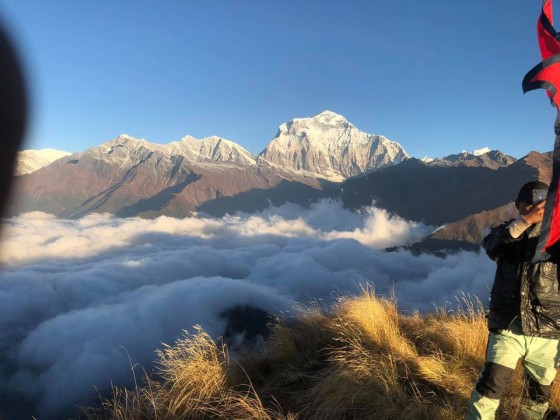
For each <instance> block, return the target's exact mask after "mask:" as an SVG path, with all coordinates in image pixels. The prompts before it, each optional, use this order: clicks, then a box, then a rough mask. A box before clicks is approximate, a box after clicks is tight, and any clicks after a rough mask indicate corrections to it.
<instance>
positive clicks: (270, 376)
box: [84, 286, 560, 420]
mask: <svg viewBox="0 0 560 420" xmlns="http://www.w3.org/2000/svg"><path fill="white" fill-rule="evenodd" d="M270 329H271V336H270V338H269V339H268V341H267V342H266V343H265V349H264V351H262V352H259V353H251V354H247V355H245V356H244V357H243V358H241V359H239V360H237V361H231V360H230V357H229V356H228V351H227V348H226V347H225V345H224V344H223V343H222V342H221V341H218V342H215V341H213V340H212V339H211V337H209V336H208V334H206V333H205V332H204V331H203V330H202V329H201V328H200V327H196V328H195V333H194V334H192V335H190V334H187V333H185V335H184V337H183V338H181V339H180V340H178V341H177V342H176V343H175V344H173V345H166V346H164V347H163V349H162V350H160V351H158V352H157V356H158V359H157V362H156V368H157V369H156V373H157V375H155V376H154V377H150V376H149V375H146V374H145V375H144V377H143V378H142V381H141V382H142V383H141V385H137V386H136V387H135V389H133V390H127V389H122V388H117V387H113V388H112V395H111V396H110V397H109V398H105V399H103V400H102V402H101V406H100V407H99V408H95V409H92V408H90V409H87V410H84V416H85V417H86V418H90V419H109V418H110V419H123V420H124V419H135V420H136V419H138V420H140V419H142V420H143V419H177V418H183V419H296V418H297V419H336V420H344V419H356V418H360V419H415V420H416V419H446V420H447V419H462V418H464V416H465V406H466V403H467V400H468V398H469V396H470V392H471V390H472V388H473V385H474V383H475V381H476V378H477V375H478V373H479V371H480V369H481V368H482V365H483V363H484V353H485V349H486V340H487V330H486V319H485V311H484V309H483V305H482V303H481V302H480V301H479V300H478V299H476V298H471V297H469V296H463V298H462V299H461V301H460V302H458V304H457V305H456V308H450V307H445V308H437V309H436V311H435V312H434V313H432V314H429V315H421V314H418V313H414V314H411V315H404V314H401V313H399V312H398V310H397V305H396V302H395V300H394V299H385V298H380V297H378V296H376V295H375V292H374V290H373V288H372V287H369V286H365V287H364V288H363V290H362V293H361V294H360V295H359V296H345V297H341V298H340V299H339V300H338V301H337V303H336V304H335V305H334V307H333V308H332V309H331V310H329V311H328V312H326V311H325V310H323V309H321V308H320V307H319V306H312V307H310V308H306V309H300V310H299V313H298V315H297V317H296V320H295V321H294V320H282V319H279V320H277V321H276V322H275V323H274V324H273V325H271V326H270ZM521 389H522V370H521V367H520V366H518V369H517V370H516V373H515V378H514V381H513V384H512V388H511V390H510V393H509V394H508V396H507V397H506V399H505V400H504V401H503V403H502V405H501V407H500V410H499V412H498V418H503V419H510V418H517V417H518V416H519V395H520V393H521ZM551 407H552V408H554V409H556V410H557V409H558V407H560V389H558V387H556V386H553V391H552V401H551ZM285 413H286V414H285Z"/></svg>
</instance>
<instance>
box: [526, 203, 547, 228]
mask: <svg viewBox="0 0 560 420" xmlns="http://www.w3.org/2000/svg"><path fill="white" fill-rule="evenodd" d="M545 202H546V201H545V200H543V201H541V202H540V203H538V204H536V205H532V204H531V205H528V206H527V207H526V208H525V212H523V213H522V214H521V215H522V216H523V217H524V218H525V220H527V222H528V223H531V224H532V225H534V224H535V223H539V222H542V219H543V216H544V204H545Z"/></svg>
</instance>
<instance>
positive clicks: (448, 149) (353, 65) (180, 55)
mask: <svg viewBox="0 0 560 420" xmlns="http://www.w3.org/2000/svg"><path fill="white" fill-rule="evenodd" d="M540 5H541V1H540V0H508V1H507V2H505V1H493V0H468V1H460V2H459V1H449V0H424V1H418V0H402V1H399V2H397V1H394V0H369V1H368V0H346V1H342V0H340V1H329V0H297V1H292V0H286V1H274V2H273V1H257V0H253V1H249V0H243V1H236V0H229V1H223V0H213V1H202V0H198V1H195V0H192V1H189V0H166V1H162V2H156V1H147V0H134V1H125V0H121V1H116V2H109V1H93V0H80V1H76V0H58V1H53V2H45V1H42V0H36V1H31V0H4V1H3V2H2V3H0V16H1V17H2V20H3V21H4V23H5V24H6V25H7V26H8V28H9V29H10V31H11V33H12V35H13V37H14V38H15V40H16V42H17V44H18V46H19V48H20V50H21V54H22V56H23V57H22V58H23V61H24V63H25V67H26V70H27V78H28V80H29V84H30V91H31V93H30V95H31V102H32V116H31V124H30V128H29V135H28V138H27V143H26V144H25V146H24V148H27V149H29V148H34V149H40V148H46V147H52V148H57V149H62V150H67V151H83V150H85V149H87V148H89V147H92V146H95V145H98V144H100V143H102V142H104V141H107V140H109V139H112V138H114V137H116V136H117V135H119V134H121V133H127V134H130V135H133V136H136V137H142V138H145V139H147V140H149V141H152V142H155V143H168V142H171V141H174V140H178V139H180V138H181V137H184V136H186V135H188V134H190V135H193V136H195V137H197V138H202V137H206V136H210V135H218V136H222V137H225V138H227V139H230V140H232V141H235V142H237V143H239V144H241V145H242V146H244V147H245V148H247V149H248V150H249V151H251V152H253V153H258V152H260V151H261V150H262V149H263V148H264V147H265V146H266V144H267V143H268V142H269V141H270V140H271V139H272V138H273V137H274V136H275V134H276V130H277V127H278V126H279V125H280V124H282V123H283V122H286V121H289V120H290V119H292V118H294V117H307V116H311V115H314V114H316V113H319V112H321V111H323V110H325V109H329V110H332V111H335V112H338V113H339V114H342V115H344V116H345V117H346V118H347V119H348V120H349V121H350V122H352V123H353V124H354V125H355V126H356V127H358V128H359V129H361V130H362V131H365V132H368V133H372V134H383V135H385V136H387V137H388V138H390V139H391V140H394V141H398V142H399V143H401V144H402V145H403V147H404V148H405V149H406V150H407V151H408V152H409V154H411V155H412V156H415V157H423V156H425V155H430V156H434V157H435V156H444V155H447V154H450V153H455V152H458V151H461V150H474V149H479V148H481V147H484V146H488V147H491V148H494V149H500V150H502V151H503V152H505V153H509V154H511V155H513V156H515V157H521V156H523V155H525V154H527V153H528V152H529V151H531V150H537V151H541V152H542V151H548V150H551V149H552V146H553V142H554V131H553V125H554V118H555V112H556V111H555V109H554V108H552V107H551V106H550V104H549V102H548V98H547V97H546V94H545V93H544V91H536V92H529V93H528V94H526V95H523V93H522V91H521V80H522V78H523V76H524V75H525V73H526V72H527V71H529V70H530V69H531V68H532V67H533V66H534V65H536V64H538V62H539V61H540V55H539V51H538V44H537V40H536V21H537V18H538V15H539V12H540ZM559 10H560V9H559Z"/></svg>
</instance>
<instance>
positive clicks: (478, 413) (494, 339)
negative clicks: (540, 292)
mask: <svg viewBox="0 0 560 420" xmlns="http://www.w3.org/2000/svg"><path fill="white" fill-rule="evenodd" d="M519 359H522V361H523V368H524V370H525V378H526V381H525V387H524V388H525V389H524V392H523V396H522V401H521V403H522V409H521V411H522V416H523V418H525V419H542V418H543V417H544V415H545V412H546V410H547V409H548V400H549V398H550V388H551V384H552V381H553V380H554V377H555V376H556V368H557V367H558V361H559V359H560V352H559V341H558V340H552V339H548V338H540V337H529V336H526V335H523V332H522V330H521V324H520V322H519V321H518V320H517V319H516V320H514V322H512V324H511V325H510V327H509V329H507V330H501V331H500V332H497V333H492V332H491V333H490V334H489V337H488V349H487V352H486V364H485V365H484V368H483V369H482V371H481V372H480V376H479V378H478V381H477V383H476V386H475V389H474V390H473V392H472V394H471V399H470V400H469V404H468V410H467V417H466V418H467V420H471V419H493V418H495V413H496V410H497V409H498V406H499V404H500V399H501V398H502V397H503V396H504V395H505V393H506V391H507V390H508V388H509V386H510V385H511V380H512V374H513V371H514V370H515V366H516V365H517V361H518V360H519Z"/></svg>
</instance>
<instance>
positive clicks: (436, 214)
mask: <svg viewBox="0 0 560 420" xmlns="http://www.w3.org/2000/svg"><path fill="white" fill-rule="evenodd" d="M21 153H22V154H21V155H20V161H19V166H18V171H19V172H18V173H17V175H18V176H17V177H16V187H15V191H16V194H15V200H14V201H13V204H12V207H11V209H10V214H11V215H16V214H19V213H22V212H27V211H35V210H38V211H44V212H48V213H52V214H54V215H56V216H58V217H63V218H76V217H81V216H83V215H86V214H88V213H92V212H109V213H113V214H115V215H116V216H119V217H129V216H140V217H156V216H159V215H168V216H174V217H185V216H190V215H193V214H195V213H197V212H198V213H200V212H203V213H207V214H210V215H214V216H221V215H223V214H225V213H232V212H235V211H244V212H252V211H259V210H263V209H264V208H266V207H268V206H270V205H271V204H272V205H280V204H283V203H285V202H294V203H298V204H300V205H309V203H311V202H313V201H316V200H319V199H322V198H334V199H339V200H341V201H342V203H343V205H344V206H345V207H348V208H351V209H360V208H361V207H364V206H369V205H371V204H372V202H375V205H376V206H377V207H380V208H384V209H387V210H388V211H390V212H393V213H396V214H398V215H400V216H402V217H404V218H406V219H409V220H414V221H422V222H424V223H427V224H430V225H433V226H438V227H440V228H439V229H438V230H437V232H435V233H434V234H433V235H432V237H430V238H429V239H428V241H427V243H430V244H433V243H439V244H444V243H448V242H450V241H451V242H454V243H455V244H456V243H459V244H461V243H475V242H477V241H479V240H480V236H481V234H482V233H481V232H482V231H483V230H484V229H486V228H487V227H488V226H490V225H492V224H495V223H497V222H499V221H500V220H503V217H505V216H506V215H509V214H511V213H513V207H512V206H511V202H512V198H513V197H515V194H516V192H517V190H518V188H519V186H520V185H521V184H523V183H524V182H526V180H528V179H534V178H539V179H542V180H545V181H547V180H549V179H550V167H551V157H550V154H541V153H537V152H531V153H530V154H529V155H527V156H526V157H524V158H522V159H519V160H516V159H515V158H513V157H511V156H508V155H505V154H503V153H502V152H500V151H497V150H490V149H487V148H485V149H482V150H477V151H474V152H470V153H469V152H461V153H458V154H454V155H450V156H446V157H443V158H436V159H429V158H424V159H422V160H418V159H415V158H411V157H410V156H409V155H408V154H407V152H406V151H405V150H404V148H403V147H402V146H401V145H400V144H399V143H397V142H394V141H391V140H389V139H387V138H386V137H384V136H381V135H373V134H367V133H364V132H362V131H360V130H359V129H357V128H356V127H355V126H354V125H353V124H351V123H350V122H349V121H347V120H346V119H345V118H344V117H342V116H341V115H338V114H336V113H334V112H331V111H324V112H321V113H319V114H317V115H315V116H313V117H310V118H295V119H293V120H291V121H290V122H287V123H284V124H282V125H280V127H279V129H278V132H277V134H276V136H275V137H274V138H273V139H272V140H271V141H270V142H269V144H268V145H267V146H266V148H265V149H264V150H263V151H262V152H261V153H259V154H258V155H254V154H252V153H250V152H249V151H247V150H246V149H244V148H243V147H242V146H240V145H238V144H236V143H234V142H232V141H229V140H226V139H223V138H220V137H208V138H204V139H201V140H198V139H195V138H193V137H191V136H187V137H184V138H182V139H181V140H179V141H175V142H172V143H169V144H154V143H150V142H148V141H146V140H144V139H137V138H134V137H131V136H128V135H120V136H118V137H116V138H115V139H113V140H110V141H108V142H105V143H103V144H101V145H99V146H97V147H93V148H91V149H88V150H86V151H84V152H81V153H74V154H65V152H59V151H57V152H56V153H55V152H53V151H49V152H46V153H43V155H47V156H45V159H44V160H43V161H42V164H39V163H36V162H39V161H40V160H41V158H42V156H41V155H42V153H40V152H37V151H35V152H34V153H30V151H27V153H26V152H21ZM57 153H58V154H57ZM49 159H50V161H49ZM33 165H35V166H33ZM38 166H42V167H40V168H39V169H36V170H33V168H36V167H38ZM19 168H29V169H28V170H25V171H24V170H23V169H19ZM26 172H28V173H26ZM498 219H499V220H498ZM434 241H435V242H434ZM438 241H439V242H438ZM436 248H437V246H436Z"/></svg>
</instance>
